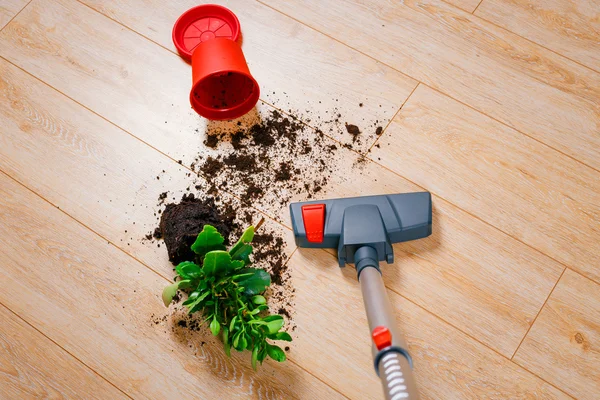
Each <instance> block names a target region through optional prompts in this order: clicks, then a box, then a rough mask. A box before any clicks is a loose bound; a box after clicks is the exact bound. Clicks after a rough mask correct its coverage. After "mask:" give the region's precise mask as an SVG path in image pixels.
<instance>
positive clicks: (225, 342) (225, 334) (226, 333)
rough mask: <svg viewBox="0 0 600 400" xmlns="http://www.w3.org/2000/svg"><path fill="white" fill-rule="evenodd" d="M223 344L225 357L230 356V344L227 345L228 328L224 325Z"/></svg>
mask: <svg viewBox="0 0 600 400" xmlns="http://www.w3.org/2000/svg"><path fill="white" fill-rule="evenodd" d="M223 346H224V347H225V354H227V357H231V346H230V345H229V329H227V327H226V326H224V327H223Z"/></svg>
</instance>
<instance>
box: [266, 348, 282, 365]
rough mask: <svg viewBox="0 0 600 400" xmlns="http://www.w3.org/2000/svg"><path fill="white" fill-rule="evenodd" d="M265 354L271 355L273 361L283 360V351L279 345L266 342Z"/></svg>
mask: <svg viewBox="0 0 600 400" xmlns="http://www.w3.org/2000/svg"><path fill="white" fill-rule="evenodd" d="M267 354H269V357H271V358H272V359H273V360H275V361H278V362H283V361H285V352H284V351H283V350H281V347H279V346H275V345H272V344H268V343H267Z"/></svg>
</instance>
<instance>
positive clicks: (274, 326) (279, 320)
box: [263, 315, 285, 334]
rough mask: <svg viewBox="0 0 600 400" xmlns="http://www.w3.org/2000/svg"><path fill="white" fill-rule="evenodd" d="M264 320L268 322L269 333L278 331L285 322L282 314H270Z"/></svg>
mask: <svg viewBox="0 0 600 400" xmlns="http://www.w3.org/2000/svg"><path fill="white" fill-rule="evenodd" d="M263 321H265V322H266V323H267V329H268V330H269V334H274V333H277V332H278V331H279V330H280V329H281V327H282V326H283V324H284V323H285V321H284V320H283V317H282V316H281V315H269V316H268V317H265V318H263Z"/></svg>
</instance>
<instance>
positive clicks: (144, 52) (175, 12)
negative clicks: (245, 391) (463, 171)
mask: <svg viewBox="0 0 600 400" xmlns="http://www.w3.org/2000/svg"><path fill="white" fill-rule="evenodd" d="M90 4H92V5H94V6H97V7H98V8H101V9H103V10H108V11H107V13H108V14H109V15H110V16H112V17H115V18H117V19H119V18H121V19H122V20H123V21H124V22H125V23H127V24H131V25H132V27H133V28H134V29H138V30H139V31H141V33H143V34H145V35H148V36H150V37H151V38H152V39H153V40H155V41H157V42H159V43H161V44H163V45H165V46H166V47H168V48H172V47H173V46H172V44H170V43H171V33H170V32H171V29H172V26H173V23H174V22H175V20H176V19H177V17H178V16H179V15H180V14H181V13H182V12H183V11H185V10H186V9H187V8H189V7H192V6H195V5H196V2H194V1H188V2H187V3H185V4H176V3H174V2H167V3H165V2H160V1H156V2H155V3H154V4H149V3H148V2H141V1H140V2H114V4H113V3H110V2H102V5H100V4H94V3H92V2H90ZM225 5H229V6H230V7H231V8H233V9H236V12H237V13H238V16H239V18H240V21H241V22H240V23H241V26H242V31H243V40H244V42H245V43H247V45H245V46H244V51H245V56H246V58H247V60H248V62H249V65H250V68H251V71H252V73H253V74H254V76H255V77H256V79H257V80H258V82H259V83H260V85H261V91H262V98H263V99H264V100H265V101H267V102H270V103H275V104H276V106H277V107H278V108H281V109H284V110H286V111H287V110H288V109H293V110H294V111H295V113H296V111H298V114H299V115H301V116H302V117H303V119H304V120H307V121H308V120H310V121H311V123H313V124H315V125H317V124H319V119H320V121H324V120H332V119H334V118H338V117H337V114H340V115H341V116H340V117H339V119H340V122H339V123H337V124H336V123H328V124H322V125H323V129H324V130H325V131H326V132H328V133H329V129H331V134H332V135H334V136H336V137H338V138H339V139H341V140H344V141H345V142H347V143H351V142H352V135H350V134H349V133H347V132H346V129H345V127H344V122H349V123H354V124H357V125H359V126H360V127H361V128H363V127H364V131H365V132H364V140H363V143H362V146H361V148H362V149H364V150H366V149H368V147H369V146H370V144H372V143H373V141H374V140H375V138H376V135H375V129H376V126H378V125H380V126H386V125H387V123H388V122H389V120H390V119H391V118H392V117H393V116H394V114H395V113H396V111H397V110H398V108H399V107H400V105H401V104H402V103H403V102H404V100H405V99H406V98H407V97H408V96H409V94H410V93H411V91H412V89H414V87H415V86H416V84H417V83H416V82H415V81H414V80H412V79H410V78H407V77H406V76H404V75H402V74H401V73H399V72H397V71H394V70H393V69H391V68H389V67H386V66H384V65H383V64H381V63H378V62H376V61H374V60H372V59H370V58H369V57H365V56H363V55H361V54H360V53H358V52H356V51H354V50H350V49H348V48H347V47H346V46H343V45H342V44H340V43H338V42H336V41H335V40H332V39H330V38H327V37H325V36H323V35H321V34H318V33H316V32H314V31H313V30H312V29H309V28H307V27H305V26H303V25H301V24H299V23H297V22H295V21H293V20H292V19H290V18H287V17H284V16H282V15H281V14H279V13H277V12H275V11H273V10H271V9H269V8H268V7H265V6H263V5H260V4H258V3H255V2H246V1H243V0H239V1H235V2H234V1H231V2H229V3H225ZM116 7H120V8H119V11H118V12H117V11H111V10H112V9H113V8H116ZM121 8H122V10H121ZM238 10H239V12H238ZM26 11H27V12H25V13H23V15H21V16H19V19H18V21H15V23H14V24H11V26H9V27H7V29H6V32H3V35H2V36H1V37H2V39H1V40H0V43H1V44H0V54H1V55H3V56H4V57H7V58H9V59H10V60H12V61H14V62H16V63H17V64H18V65H20V66H22V67H24V68H25V69H27V70H28V71H30V72H32V73H33V74H35V75H36V76H39V77H40V78H42V79H43V80H44V81H46V82H48V83H50V84H51V85H53V86H54V87H56V88H58V89H59V90H61V91H63V92H65V93H66V94H68V95H69V96H70V97H73V98H75V99H77V101H79V102H81V103H83V104H84V105H86V106H87V107H90V108H92V109H93V110H94V111H96V112H98V113H100V114H101V115H103V116H105V117H107V118H108V119H110V120H111V121H113V122H115V123H117V124H118V125H119V126H121V127H123V128H125V129H127V130H129V131H131V132H134V133H135V134H136V135H139V136H140V137H142V138H144V139H147V140H148V141H150V142H151V143H152V144H154V145H156V146H159V145H160V144H161V143H163V142H166V141H175V142H179V143H180V147H179V148H178V149H177V150H179V152H180V153H181V152H182V150H183V149H184V148H185V147H184V146H185V144H183V143H181V137H180V135H179V131H184V132H188V131H190V130H193V129H195V128H198V127H201V128H202V129H201V130H202V131H203V130H204V128H203V124H204V122H203V121H201V119H200V117H199V116H198V115H197V114H195V113H194V112H193V111H192V110H191V109H190V105H189V91H190V86H191V83H190V82H191V67H190V66H189V65H188V64H186V63H185V62H184V61H183V60H181V59H180V58H179V57H178V56H177V55H175V54H170V53H168V52H167V51H166V50H164V49H161V48H159V47H157V46H156V45H155V44H153V43H151V42H150V41H148V40H144V39H143V38H141V37H140V36H139V35H138V34H136V33H134V32H131V31H129V30H127V29H123V27H122V26H120V25H119V24H118V23H116V22H114V21H111V20H109V19H107V18H105V17H104V16H102V15H101V14H99V13H97V12H95V11H93V10H92V9H90V8H88V7H86V6H84V5H83V4H80V3H78V2H76V1H75V0H61V1H58V2H55V1H49V0H34V2H32V4H31V7H30V8H29V9H28V10H26ZM140 12H143V13H144V14H140ZM130 13H131V14H133V16H132V17H130V16H129V15H131V14H130ZM57 21H65V23H63V24H58V23H57ZM52 27H54V29H52ZM157 31H158V32H157ZM165 35H166V36H165ZM39 36H43V37H44V41H43V42H39V41H38V40H37V39H36V38H37V37H39ZM273 38H277V40H273ZM32 42H35V44H34V45H32ZM113 43H119V46H113V45H112V44H113ZM91 48H96V49H102V51H89V50H86V49H91ZM57 51H58V53H57ZM50 65H51V66H52V67H51V68H47V66H50ZM308 65H310V68H307V66H308ZM149 82H155V84H149ZM166 82H169V83H170V84H166ZM82 84H83V85H84V86H83V87H82V86H81V85H82ZM99 94H102V95H99ZM104 95H107V96H109V97H111V98H112V99H114V103H112V104H111V103H107V102H106V101H104ZM319 102H320V103H319ZM360 104H363V106H362V107H361V106H360ZM316 105H318V107H315V106H316ZM115 106H117V107H115ZM115 110H118V113H117V114H116V115H115V114H114V111H115ZM307 110H308V112H306V111H307ZM140 113H145V114H147V118H145V119H140V118H137V116H138V115H139V114H140ZM165 121H168V122H169V123H168V124H165ZM376 121H379V122H376ZM157 133H162V135H161V136H163V140H162V141H161V142H159V141H157V140H156V136H157ZM152 139H154V140H152ZM171 154H172V155H173V154H174V153H171Z"/></svg>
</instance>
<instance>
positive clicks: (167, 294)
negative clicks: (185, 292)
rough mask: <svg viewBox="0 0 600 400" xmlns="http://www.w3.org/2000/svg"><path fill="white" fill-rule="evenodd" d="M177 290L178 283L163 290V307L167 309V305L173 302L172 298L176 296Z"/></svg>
mask: <svg viewBox="0 0 600 400" xmlns="http://www.w3.org/2000/svg"><path fill="white" fill-rule="evenodd" d="M180 282H181V281H180ZM177 289H179V282H175V283H172V284H170V285H169V286H167V287H165V288H164V289H163V292H162V299H163V303H165V307H169V304H171V302H172V301H173V297H175V295H176V294H177Z"/></svg>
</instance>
